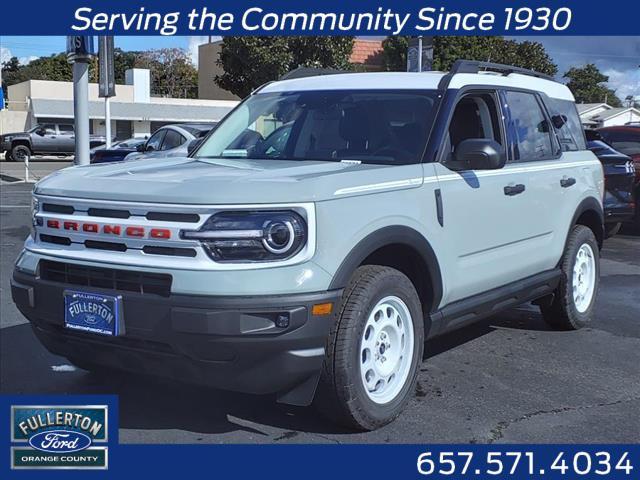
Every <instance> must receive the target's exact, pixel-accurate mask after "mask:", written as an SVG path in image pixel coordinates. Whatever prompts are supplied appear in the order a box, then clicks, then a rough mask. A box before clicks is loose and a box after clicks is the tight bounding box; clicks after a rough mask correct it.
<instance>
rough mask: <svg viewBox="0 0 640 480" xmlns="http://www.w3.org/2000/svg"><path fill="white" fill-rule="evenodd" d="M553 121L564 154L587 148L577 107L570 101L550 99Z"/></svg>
mask: <svg viewBox="0 0 640 480" xmlns="http://www.w3.org/2000/svg"><path fill="white" fill-rule="evenodd" d="M548 104H549V110H550V113H551V121H552V123H553V126H554V127H555V129H556V132H557V134H558V140H559V141H560V147H561V148H562V151H563V152H574V151H576V150H585V149H586V148H587V146H586V144H585V140H584V131H583V130H582V125H581V124H580V117H579V116H578V110H577V109H576V105H575V104H574V103H573V102H572V101H570V100H559V99H557V98H550V99H549V101H548Z"/></svg>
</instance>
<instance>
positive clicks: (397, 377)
mask: <svg viewBox="0 0 640 480" xmlns="http://www.w3.org/2000/svg"><path fill="white" fill-rule="evenodd" d="M413 337H414V332H413V320H412V318H411V313H410V312H409V308H408V307H407V305H406V304H405V303H404V302H403V301H402V300H401V299H400V298H398V297H396V296H389V297H385V298H383V299H382V300H380V301H379V302H378V303H377V304H376V305H375V307H373V309H372V310H371V314H370V315H369V318H368V319H367V323H366V324H365V327H364V330H363V333H362V338H361V340H360V377H361V379H362V384H363V386H364V390H365V392H366V393H367V396H368V397H369V398H370V399H371V400H372V401H373V402H375V403H377V404H385V403H389V402H391V401H392V400H394V399H395V398H396V397H397V396H398V394H399V393H400V391H401V390H402V388H403V387H404V385H405V383H406V382H407V379H408V378H409V373H410V371H411V365H412V363H413V350H414V340H413Z"/></svg>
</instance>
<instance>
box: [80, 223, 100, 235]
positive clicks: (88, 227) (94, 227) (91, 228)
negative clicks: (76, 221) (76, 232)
mask: <svg viewBox="0 0 640 480" xmlns="http://www.w3.org/2000/svg"><path fill="white" fill-rule="evenodd" d="M82 231H84V232H89V233H98V224H97V223H85V224H84V225H82Z"/></svg>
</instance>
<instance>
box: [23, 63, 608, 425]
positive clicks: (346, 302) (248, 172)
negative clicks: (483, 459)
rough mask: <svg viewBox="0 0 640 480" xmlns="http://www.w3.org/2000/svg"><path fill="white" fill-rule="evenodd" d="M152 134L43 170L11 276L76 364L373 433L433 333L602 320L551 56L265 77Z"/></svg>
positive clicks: (591, 171)
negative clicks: (534, 61)
mask: <svg viewBox="0 0 640 480" xmlns="http://www.w3.org/2000/svg"><path fill="white" fill-rule="evenodd" d="M486 70H490V71H486ZM281 127H284V128H281ZM174 131H175V130H173V129H165V130H164V134H166V135H169V133H170V132H174ZM272 135H276V140H275V141H274V139H273V138H272ZM152 139H153V137H152ZM152 139H150V140H149V142H150V141H151V140H152ZM238 139H242V141H241V142H239V141H238ZM163 141H164V140H161V141H157V140H154V142H155V145H156V147H157V148H156V150H161V148H162V145H163ZM149 142H147V144H149ZM159 153H160V155H158V156H156V157H155V158H152V159H149V160H147V161H144V162H135V165H134V164H132V162H122V163H114V164H110V165H103V166H101V168H69V169H65V170H61V171H59V172H57V173H56V175H51V176H49V177H47V178H45V179H43V180H41V181H40V182H38V183H37V184H36V186H35V190H34V194H33V211H32V216H33V225H34V229H33V235H32V236H30V237H29V238H28V239H27V240H26V243H25V248H24V250H23V251H22V253H21V254H20V257H19V258H18V260H17V261H16V264H15V270H14V273H13V279H12V281H11V291H12V297H13V301H14V302H15V303H16V305H17V306H18V308H19V310H20V311H21V312H22V313H23V314H24V315H25V316H26V317H27V318H28V319H29V321H30V322H31V324H32V326H33V331H34V332H35V334H36V336H37V337H38V339H39V340H40V341H41V342H42V343H43V344H44V345H45V346H46V347H47V348H48V349H49V350H50V351H51V352H53V353H54V354H57V355H61V356H64V357H67V358H68V359H69V361H70V362H71V363H73V364H75V365H77V366H78V367H80V368H83V369H87V370H100V369H104V368H107V369H109V368H113V369H124V370H129V371H133V372H146V373H153V374H158V375H165V376H168V377H171V378H175V379H177V380H179V381H192V382H200V383H205V384H208V385H212V386H216V387H218V388H225V389H229V390H235V391H241V392H246V393H252V394H274V395H275V396H277V398H278V400H279V401H280V402H284V403H288V404H294V405H309V404H311V402H312V401H314V403H315V405H317V406H318V408H319V409H320V410H321V411H322V412H323V413H324V414H325V415H327V416H328V417H329V418H330V419H332V420H334V421H336V422H340V423H342V424H344V425H346V426H348V427H350V428H354V429H359V430H371V429H375V428H379V427H381V426H382V425H385V424H386V423H389V422H391V421H392V420H393V419H394V418H396V417H397V416H398V415H399V414H400V413H401V411H402V410H403V408H404V406H405V405H406V404H407V402H408V401H409V400H410V398H411V396H412V395H413V393H414V392H415V384H416V378H417V372H418V370H419V368H420V364H421V362H422V359H423V349H424V345H425V343H424V341H425V339H426V338H431V337H434V336H437V335H440V334H442V333H444V332H447V331H450V330H452V329H455V328H458V327H461V326H464V325H468V324H469V323H471V322H474V321H477V320H478V319H481V318H483V317H486V316H489V315H492V314H495V313H497V312H499V311H501V310H503V309H506V308H510V307H514V306H516V305H519V304H523V303H527V302H533V303H534V304H536V305H538V306H539V307H540V308H541V310H542V316H543V318H544V319H545V320H546V321H547V322H548V323H549V324H550V325H551V326H552V327H554V328H558V329H563V330H569V329H577V328H580V327H583V326H587V325H590V323H591V321H592V319H593V317H594V311H595V302H596V298H597V296H598V295H597V293H598V284H599V283H598V282H599V268H600V267H599V252H600V248H601V246H602V241H603V237H604V232H603V224H604V213H603V208H602V198H603V195H604V177H603V173H602V166H601V163H600V161H599V160H598V159H597V158H596V156H595V155H594V154H593V152H591V151H589V150H588V149H587V146H586V142H585V137H584V134H583V130H582V127H581V125H580V119H579V117H578V112H577V109H576V106H575V103H574V97H573V95H572V94H571V91H570V90H569V89H568V88H567V87H566V86H565V85H563V84H562V83H558V82H555V81H553V79H552V78H551V77H547V76H544V75H542V74H539V73H536V72H532V71H530V70H524V69H520V68H517V67H511V66H504V65H496V64H490V63H486V62H474V61H458V62H456V63H455V64H454V66H453V69H452V71H451V72H449V73H442V72H425V73H407V72H382V73H350V74H344V75H340V74H336V75H326V76H323V77H310V78H296V79H291V80H284V81H278V82H272V83H269V84H267V85H265V86H264V87H262V88H261V89H258V90H257V91H256V92H254V93H253V94H252V95H250V96H249V97H248V98H247V99H246V100H244V101H243V103H241V104H240V105H239V106H238V107H237V108H236V109H235V110H234V111H233V112H232V113H230V114H229V115H228V116H226V117H225V119H224V120H223V121H222V122H221V123H220V125H219V126H218V127H217V128H216V129H215V130H214V131H213V132H212V133H211V135H209V136H208V137H206V139H205V140H204V141H203V142H202V144H201V145H200V146H199V147H198V148H197V150H195V151H194V152H193V153H192V156H191V157H189V158H184V157H172V158H165V156H164V155H162V151H160V152H159ZM580 338H581V337H576V339H575V340H576V341H580ZM33 354H34V355H35V354H37V352H34V353H33ZM478 368H482V366H481V365H479V366H478Z"/></svg>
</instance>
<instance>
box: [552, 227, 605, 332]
mask: <svg viewBox="0 0 640 480" xmlns="http://www.w3.org/2000/svg"><path fill="white" fill-rule="evenodd" d="M579 256H580V258H579ZM560 268H561V270H562V277H561V279H560V285H558V288H557V289H556V291H555V295H554V299H553V302H551V304H549V305H544V304H543V305H541V307H540V309H541V310H542V316H543V317H544V319H545V321H546V322H547V323H548V324H549V325H550V326H552V327H554V328H556V329H559V330H577V329H578V328H582V327H584V326H586V325H588V324H589V323H590V322H591V320H592V319H593V312H594V305H595V300H596V297H597V295H598V286H599V277H600V251H599V249H598V242H597V241H596V237H595V235H594V234H593V232H592V231H591V229H590V228H588V227H585V226H584V225H576V226H574V227H573V229H572V230H571V233H570V234H569V238H568V239H567V245H566V247H565V250H564V253H563V255H562V260H561V261H560ZM576 276H578V277H576ZM574 290H575V293H574ZM581 294H583V295H581Z"/></svg>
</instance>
